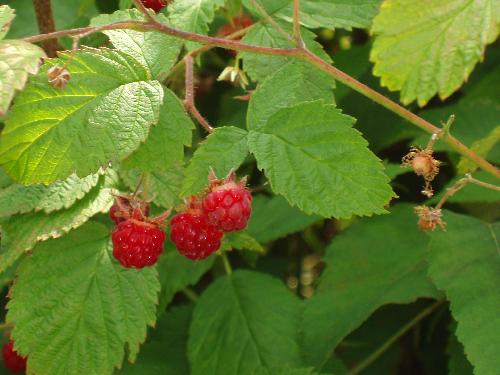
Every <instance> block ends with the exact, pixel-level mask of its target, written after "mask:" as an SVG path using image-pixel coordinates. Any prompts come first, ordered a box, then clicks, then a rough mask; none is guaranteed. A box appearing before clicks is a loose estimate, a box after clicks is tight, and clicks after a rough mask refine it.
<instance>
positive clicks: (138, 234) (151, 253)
mask: <svg viewBox="0 0 500 375" xmlns="http://www.w3.org/2000/svg"><path fill="white" fill-rule="evenodd" d="M111 237H112V240H113V256H114V257H115V258H116V259H117V260H118V261H119V262H120V263H121V264H122V265H123V266H124V267H126V268H144V267H146V266H152V265H153V264H155V263H156V262H157V261H158V257H159V256H160V255H161V253H162V252H163V242H164V241H165V233H164V232H163V231H162V230H161V229H160V228H158V226H157V225H156V224H153V223H147V222H140V221H137V220H133V219H132V220H127V221H124V222H121V223H119V224H118V226H117V227H116V228H115V230H114V231H113V234H112V236H111Z"/></svg>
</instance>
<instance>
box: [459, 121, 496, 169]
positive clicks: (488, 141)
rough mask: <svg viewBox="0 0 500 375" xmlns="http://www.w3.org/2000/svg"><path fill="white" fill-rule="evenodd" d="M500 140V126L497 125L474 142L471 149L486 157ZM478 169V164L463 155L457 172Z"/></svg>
mask: <svg viewBox="0 0 500 375" xmlns="http://www.w3.org/2000/svg"><path fill="white" fill-rule="evenodd" d="M499 142H500V126H497V127H496V128H495V129H493V130H492V131H491V133H490V134H488V135H487V136H486V137H484V138H482V139H480V140H478V141H476V142H474V143H473V144H472V145H471V146H470V149H471V150H472V151H474V152H475V153H476V154H478V155H479V156H481V157H483V158H486V157H487V156H488V154H489V153H490V151H491V150H493V148H494V147H495V146H496V145H497V144H498V143H499ZM477 169H478V166H477V165H476V164H475V163H474V162H473V161H472V160H470V159H468V158H466V157H465V156H462V157H461V158H460V162H459V163H458V165H457V173H458V174H465V173H472V172H474V171H476V170H477Z"/></svg>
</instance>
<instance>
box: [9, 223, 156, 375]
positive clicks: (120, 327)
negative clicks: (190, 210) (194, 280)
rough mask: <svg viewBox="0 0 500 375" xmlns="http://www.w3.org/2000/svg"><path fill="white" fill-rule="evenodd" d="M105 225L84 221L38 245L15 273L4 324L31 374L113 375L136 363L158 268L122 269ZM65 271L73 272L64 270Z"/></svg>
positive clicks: (150, 320) (150, 317)
mask: <svg viewBox="0 0 500 375" xmlns="http://www.w3.org/2000/svg"><path fill="white" fill-rule="evenodd" d="M111 248H112V246H111V241H110V238H109V231H108V229H107V228H106V227H104V226H103V225H101V224H97V223H89V224H87V225H85V226H84V227H82V228H80V229H78V230H76V231H74V232H71V233H70V234H68V235H66V236H64V237H62V238H60V239H57V240H53V241H49V242H46V243H42V244H40V245H38V246H37V247H36V248H35V250H34V252H33V255H32V256H31V257H28V258H26V260H25V261H24V262H23V263H22V265H21V266H20V268H19V273H18V278H17V281H16V284H15V285H14V286H13V288H12V289H11V300H10V302H9V304H8V314H7V321H8V322H9V323H11V324H13V325H14V327H15V328H14V330H13V331H12V337H13V339H14V340H15V341H16V350H18V351H19V352H20V353H21V354H23V355H28V368H29V371H30V373H36V374H39V375H48V374H50V375H59V374H60V375H73V374H74V375H80V374H100V375H108V374H109V375H111V374H112V373H113V369H114V368H115V367H120V366H121V363H122V361H123V358H124V356H125V345H127V348H128V357H129V359H130V360H134V359H135V357H136V356H137V353H138V351H139V344H140V343H142V342H144V340H145V339H146V330H147V326H148V325H149V326H152V325H153V324H154V323H155V318H156V303H157V293H158V290H159V283H158V277H157V273H156V270H155V269H154V268H146V269H142V270H136V269H126V268H123V267H122V266H121V265H120V264H119V263H118V262H116V261H115V260H114V259H113V257H112V254H111ZM68 270H71V272H68Z"/></svg>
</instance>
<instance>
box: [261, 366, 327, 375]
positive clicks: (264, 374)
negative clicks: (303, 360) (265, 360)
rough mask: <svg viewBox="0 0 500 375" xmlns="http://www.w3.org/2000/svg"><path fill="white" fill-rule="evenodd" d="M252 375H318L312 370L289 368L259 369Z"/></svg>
mask: <svg viewBox="0 0 500 375" xmlns="http://www.w3.org/2000/svg"><path fill="white" fill-rule="evenodd" d="M253 375H319V373H317V372H316V371H314V369H313V368H291V367H289V366H273V367H272V368H267V367H260V368H258V369H257V370H256V371H255V372H254V373H253Z"/></svg>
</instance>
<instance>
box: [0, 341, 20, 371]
mask: <svg viewBox="0 0 500 375" xmlns="http://www.w3.org/2000/svg"><path fill="white" fill-rule="evenodd" d="M2 356H3V364H4V366H5V367H6V368H7V369H9V370H10V371H11V372H13V373H21V372H25V371H26V357H21V356H20V355H19V354H17V352H16V351H15V350H14V341H12V340H10V341H9V342H8V343H6V344H4V345H3V348H2Z"/></svg>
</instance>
